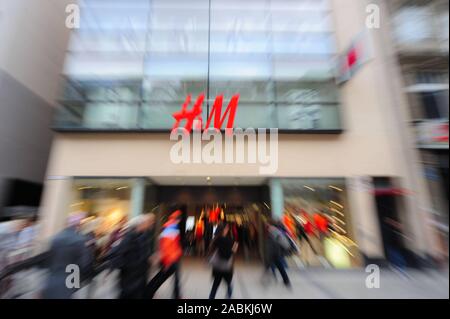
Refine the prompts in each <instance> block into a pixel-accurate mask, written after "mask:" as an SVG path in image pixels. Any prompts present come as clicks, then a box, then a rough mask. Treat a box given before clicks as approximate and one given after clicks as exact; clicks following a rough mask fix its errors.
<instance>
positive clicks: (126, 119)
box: [83, 102, 139, 129]
mask: <svg viewBox="0 0 450 319" xmlns="http://www.w3.org/2000/svg"><path fill="white" fill-rule="evenodd" d="M138 110H139V108H138V105H136V104H125V103H107V102H96V103H87V104H86V108H85V110H84V116H83V127H85V128H92V129H108V128H110V129H113V128H122V129H134V128H136V127H137V120H138Z"/></svg>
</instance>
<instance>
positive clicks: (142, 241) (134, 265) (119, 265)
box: [108, 230, 153, 296]
mask: <svg viewBox="0 0 450 319" xmlns="http://www.w3.org/2000/svg"><path fill="white" fill-rule="evenodd" d="M152 239H153V236H152V233H151V232H145V233H138V232H136V231H135V230H130V231H128V232H127V233H126V234H125V236H124V237H123V239H122V241H121V242H120V244H119V245H117V246H115V247H113V248H112V249H111V253H110V254H109V256H108V259H109V268H114V269H119V270H120V288H121V294H122V295H123V296H137V295H139V293H140V292H141V291H142V292H143V290H144V289H145V285H146V283H147V275H148V271H149V262H148V259H149V257H150V256H151V254H152V253H153V240H152Z"/></svg>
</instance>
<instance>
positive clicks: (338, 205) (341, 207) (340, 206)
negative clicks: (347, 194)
mask: <svg viewBox="0 0 450 319" xmlns="http://www.w3.org/2000/svg"><path fill="white" fill-rule="evenodd" d="M330 203H331V204H333V205H336V206H337V207H339V208H340V209H343V208H344V206H342V205H341V204H339V203H336V202H335V201H334V200H330Z"/></svg>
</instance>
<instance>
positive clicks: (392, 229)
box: [373, 177, 413, 268]
mask: <svg viewBox="0 0 450 319" xmlns="http://www.w3.org/2000/svg"><path fill="white" fill-rule="evenodd" d="M373 183H374V187H375V203H376V207H377V213H378V221H379V223H380V229H381V236H382V239H383V247H384V253H385V256H386V259H387V261H388V262H389V263H390V264H392V265H394V266H396V267H400V268H404V267H406V266H411V265H412V264H413V260H412V256H411V254H410V253H409V250H408V249H407V248H406V246H405V242H404V231H405V227H404V223H403V221H402V219H401V217H400V214H399V209H398V208H399V205H400V202H399V199H400V198H399V193H398V190H397V189H396V188H394V187H393V185H392V181H391V179H390V178H387V177H386V178H385V177H375V178H374V179H373Z"/></svg>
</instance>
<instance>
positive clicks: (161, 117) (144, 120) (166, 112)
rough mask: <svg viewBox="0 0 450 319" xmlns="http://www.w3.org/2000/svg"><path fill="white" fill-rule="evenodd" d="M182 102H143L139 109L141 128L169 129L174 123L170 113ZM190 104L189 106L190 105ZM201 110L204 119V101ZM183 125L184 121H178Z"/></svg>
mask: <svg viewBox="0 0 450 319" xmlns="http://www.w3.org/2000/svg"><path fill="white" fill-rule="evenodd" d="M183 102H184V101H182V102H181V101H180V103H167V102H149V103H145V104H144V105H143V106H142V110H141V116H140V123H139V124H140V127H141V128H143V129H171V128H172V127H173V125H174V124H175V121H174V118H173V116H172V114H173V113H175V112H177V111H179V110H180V109H181V106H182V103H183ZM192 104H193V102H192ZM192 104H191V106H190V107H189V108H191V107H192ZM202 111H203V112H202V118H203V119H206V118H207V117H206V103H203V107H202ZM185 125H186V123H185V121H182V122H181V123H180V127H184V126H185Z"/></svg>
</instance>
